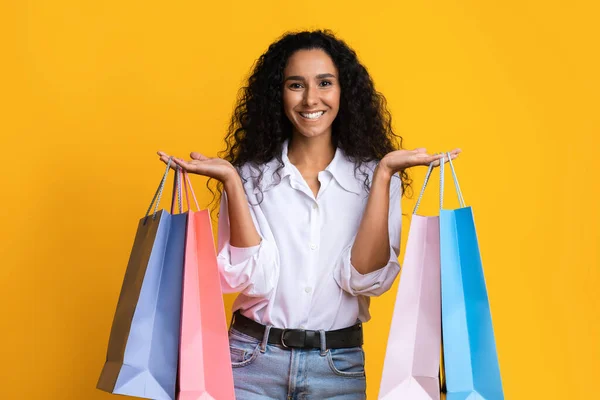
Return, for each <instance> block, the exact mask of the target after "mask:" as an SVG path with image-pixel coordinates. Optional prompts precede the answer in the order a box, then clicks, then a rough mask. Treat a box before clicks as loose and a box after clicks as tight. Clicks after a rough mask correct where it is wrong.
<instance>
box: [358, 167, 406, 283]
mask: <svg viewBox="0 0 600 400" xmlns="http://www.w3.org/2000/svg"><path fill="white" fill-rule="evenodd" d="M391 179H392V176H391V174H390V173H389V172H386V171H385V170H383V169H381V168H379V166H378V167H377V168H376V169H375V172H374V174H373V183H372V185H371V191H370V193H369V199H368V200H367V206H366V208H365V212H364V214H363V217H362V220H361V222H360V226H359V228H358V233H357V235H356V239H355V240H354V245H353V246H352V254H351V262H352V265H353V266H354V268H355V269H356V271H357V272H359V273H361V274H363V275H365V274H368V273H370V272H373V271H376V270H378V269H381V268H383V267H385V266H386V265H387V264H388V262H389V259H390V235H389V228H388V218H389V210H390V181H391ZM394 206H397V205H394Z"/></svg>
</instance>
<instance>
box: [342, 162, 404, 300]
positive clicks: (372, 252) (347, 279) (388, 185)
mask: <svg viewBox="0 0 600 400" xmlns="http://www.w3.org/2000/svg"><path fill="white" fill-rule="evenodd" d="M385 178H386V179H382V180H381V181H379V182H375V180H376V179H379V178H376V177H375V174H374V176H373V179H374V181H373V183H372V185H371V192H370V194H369V196H370V197H369V199H368V200H367V207H366V208H365V212H364V214H363V218H362V220H361V223H360V225H359V230H358V232H357V234H356V236H355V237H354V239H353V241H352V243H351V244H349V245H348V246H347V247H346V248H345V249H344V250H342V253H341V255H340V257H339V258H338V261H337V263H336V267H335V268H336V269H335V272H334V277H335V279H336V281H337V283H338V285H339V286H340V287H341V288H342V289H343V290H344V291H346V292H347V293H349V294H351V295H352V296H358V295H363V296H379V295H381V294H383V293H384V292H386V291H387V290H388V289H389V288H390V287H391V286H392V284H393V283H394V280H395V279H396V276H398V273H399V272H400V264H399V263H398V256H399V255H400V233H401V223H402V220H401V218H402V211H401V207H400V198H401V196H402V193H401V190H402V188H401V185H400V179H398V178H399V177H398V176H394V177H393V178H391V181H390V179H388V178H387V177H385ZM382 196H386V198H382ZM382 205H385V207H382ZM369 207H371V209H370V211H371V212H369ZM382 210H383V211H382ZM371 222H373V223H371ZM369 235H372V236H373V237H372V238H369ZM361 236H362V238H361ZM375 236H376V237H375ZM381 238H384V239H381ZM369 239H372V240H369ZM384 240H385V241H384ZM362 249H364V250H362ZM363 251H364V252H366V254H363ZM378 253H379V254H378ZM384 256H385V257H384ZM371 258H373V259H374V260H371ZM384 258H385V259H384ZM357 260H358V261H357ZM362 260H364V261H362ZM355 262H356V263H360V262H364V263H365V265H368V266H372V268H374V269H373V270H372V271H365V270H363V269H362V268H360V264H359V267H357V266H356V265H355Z"/></svg>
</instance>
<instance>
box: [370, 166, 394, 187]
mask: <svg viewBox="0 0 600 400" xmlns="http://www.w3.org/2000/svg"><path fill="white" fill-rule="evenodd" d="M392 175H394V171H392V170H391V169H390V168H388V167H386V166H385V165H382V163H381V162H380V163H379V164H378V165H377V167H375V172H374V176H373V180H379V181H384V182H388V183H389V182H390V181H391V180H392Z"/></svg>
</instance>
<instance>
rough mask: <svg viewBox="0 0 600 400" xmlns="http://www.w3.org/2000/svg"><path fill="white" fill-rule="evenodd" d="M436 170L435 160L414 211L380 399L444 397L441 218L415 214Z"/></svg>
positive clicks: (426, 399)
mask: <svg viewBox="0 0 600 400" xmlns="http://www.w3.org/2000/svg"><path fill="white" fill-rule="evenodd" d="M432 169H433V166H432V165H431V166H430V167H429V170H428V171H427V176H426V177H425V183H424V184H423V188H422V189H421V194H420V196H419V200H418V201H417V204H416V206H415V209H414V211H413V215H412V221H411V224H410V231H409V233H408V242H407V245H406V253H405V254H406V255H405V257H404V265H403V267H402V274H401V277H400V283H399V285H398V293H397V295H396V304H395V306H394V312H393V316H392V324H391V327H390V333H389V337H388V344H387V349H386V353H385V360H384V365H383V373H382V377H381V385H380V389H379V399H386V400H392V399H393V400H398V399H410V400H429V399H435V400H439V398H440V383H439V371H440V343H441V336H442V335H441V300H440V225H439V217H424V216H420V215H417V214H416V212H417V208H418V206H419V203H420V201H421V198H422V196H423V192H424V190H425V187H426V185H427V182H428V180H429V176H430V175H431V171H432Z"/></svg>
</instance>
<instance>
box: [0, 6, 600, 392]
mask: <svg viewBox="0 0 600 400" xmlns="http://www.w3.org/2000/svg"><path fill="white" fill-rule="evenodd" d="M596 4H597V3H596V2H594V1H588V2H585V1H569V2H566V1H563V2H547V1H533V0H529V1H517V0H508V1H502V2H501V1H473V0H467V1H463V2H446V1H439V2H415V1H388V2H385V3H384V2H377V1H370V2H367V3H364V2H348V1H341V0H335V1H333V0H331V1H322V2H313V1H306V2H285V3H284V2H275V1H269V2H260V1H259V2H257V1H253V2H250V1H233V2H225V1H223V2H210V3H209V2H200V1H194V2H192V1H185V2H182V1H176V2H172V3H171V4H168V2H156V1H138V0H132V1H115V0H104V1H74V0H53V1H24V0H23V1H19V0H12V1H11V0H8V1H7V0H4V1H2V2H1V3H0V16H1V17H0V41H1V43H2V46H1V47H0V48H1V52H2V62H1V63H0V72H1V73H0V80H1V82H2V88H1V92H2V96H1V98H2V100H1V101H2V104H1V107H0V110H1V111H0V113H1V118H0V134H1V145H2V147H1V149H2V157H1V160H2V164H3V173H2V179H3V181H4V182H3V184H2V196H1V198H2V200H3V204H2V206H1V208H0V209H1V213H2V214H1V217H2V218H1V220H0V221H1V224H2V229H1V232H2V237H1V241H0V249H1V254H0V256H1V258H0V260H1V262H2V268H1V269H0V274H1V275H0V277H1V278H0V296H1V298H0V304H1V306H0V307H1V308H0V311H1V312H0V321H1V324H2V326H1V327H0V328H1V329H0V338H1V346H0V348H1V350H0V351H1V357H0V360H1V363H0V381H1V382H2V395H1V397H2V398H5V399H108V398H111V395H109V394H105V393H102V392H100V391H97V390H96V389H95V384H96V380H97V378H98V375H99V373H100V370H101V368H102V365H103V360H104V357H105V350H106V345H107V341H108V335H109V330H110V325H111V322H112V317H113V312H114V308H115V305H116V301H117V298H118V294H119V290H120V286H121V282H122V278H123V274H124V271H125V266H126V263H127V259H128V255H129V251H130V248H131V244H132V241H133V236H134V233H135V229H136V225H137V220H138V218H140V217H141V215H142V213H143V212H144V211H145V209H146V207H147V205H148V203H149V201H150V199H151V196H152V194H153V193H154V189H155V186H156V184H157V183H158V180H159V179H160V176H161V173H162V171H163V166H162V165H161V164H159V162H158V161H157V157H155V151H156V150H158V149H163V150H165V151H168V152H171V153H174V154H176V155H178V156H185V155H187V153H189V152H190V151H192V150H195V151H202V152H205V153H207V154H209V155H215V154H216V152H217V151H218V150H220V149H221V148H222V137H223V135H224V132H225V128H226V125H227V122H228V119H229V116H230V112H231V110H232V107H233V104H234V99H235V97H236V92H237V89H238V88H239V87H240V85H241V84H242V83H243V81H244V78H245V77H246V75H247V73H248V71H249V69H250V67H251V65H252V63H253V61H254V60H255V59H256V58H257V57H258V56H259V55H260V54H261V53H262V52H263V51H264V50H265V49H266V48H267V46H268V44H269V43H271V42H272V41H273V40H275V39H276V38H277V37H278V36H279V35H280V34H281V33H283V32H284V31H286V30H294V29H300V28H331V29H333V30H334V31H335V32H336V33H338V34H339V36H340V37H341V38H343V39H345V40H346V41H347V42H348V43H349V44H350V45H351V46H353V47H354V48H355V49H356V51H357V52H358V54H359V56H360V58H361V60H362V61H363V62H364V64H365V65H366V66H367V67H368V69H369V71H370V73H371V74H372V76H373V78H374V80H375V82H376V85H377V88H378V89H379V90H380V91H382V92H383V93H384V94H385V95H386V96H387V98H388V100H389V106H390V109H391V110H392V113H393V116H394V125H395V128H396V130H397V131H398V132H399V133H400V134H402V135H403V136H404V137H405V139H406V141H405V145H406V146H407V147H409V148H413V147H417V146H425V147H427V148H428V149H429V150H430V151H432V152H435V151H444V150H448V149H451V148H453V147H456V146H459V147H461V148H462V149H463V150H464V153H463V154H462V156H461V158H460V159H459V160H458V161H457V162H456V168H457V171H458V174H459V178H460V181H461V186H462V189H463V192H464V195H465V199H466V201H467V203H468V204H469V205H472V206H473V207H474V211H475V217H476V224H477V228H478V234H479V240H480V244H481V251H482V257H483V261H484V267H485V274H486V278H487V282H488V290H489V296H490V301H491V304H492V314H493V319H494V326H495V332H496V340H497V345H498V352H499V358H500V363H501V370H502V377H503V382H504V389H505V393H506V398H507V399H510V400H513V399H515V400H516V399H542V398H543V399H588V398H595V396H596V393H597V391H596V389H597V388H596V382H597V377H598V373H599V372H600V370H599V368H598V361H599V360H600V344H599V335H600V324H599V317H600V313H599V306H600V296H598V290H599V284H600V281H599V279H600V274H599V264H600V257H599V251H598V244H599V242H600V241H599V235H598V228H597V227H598V224H599V223H600V218H599V212H598V197H597V196H598V175H597V174H598V172H599V171H598V170H599V168H598V167H599V163H600V162H599V161H598V160H599V157H598V150H599V148H600V147H599V146H598V143H599V140H598V134H599V130H598V128H599V122H600V118H599V113H598V111H599V110H598V106H599V99H598V96H599V93H600V85H599V80H598V71H600V62H599V60H598V43H599V41H598V39H599V35H598V31H597V28H596V26H597V21H598V17H599V15H598V6H597V5H596ZM423 173H424V170H419V171H414V172H413V177H414V179H415V190H418V189H419V188H420V185H421V182H422V177H423ZM436 179H437V177H436ZM194 182H195V183H196V190H197V191H198V192H199V193H200V198H201V201H202V202H203V204H205V205H206V204H207V203H208V200H209V199H210V197H209V195H208V193H207V192H206V190H205V189H203V188H202V184H203V181H202V179H200V178H198V177H196V178H194ZM449 183H450V182H449ZM435 186H436V185H433V187H434V188H435ZM450 189H451V186H450V184H449V185H448V193H451V192H450ZM436 197H437V190H436V189H431V191H429V192H428V195H427V201H426V204H425V208H424V211H426V212H428V213H434V212H435V208H436V207H435V205H436V202H437V200H436ZM455 201H456V200H455V196H453V195H452V196H451V195H450V194H449V195H448V205H449V206H454V205H455V204H456V203H455ZM413 204H414V197H413V199H405V201H404V207H405V208H404V210H405V211H406V212H407V213H410V210H411V208H412V205H413ZM404 224H405V225H404V226H405V228H404V232H403V244H404V241H405V240H406V234H407V232H408V229H407V228H408V226H409V218H408V217H406V218H405V219H404ZM395 289H396V286H394V288H393V290H391V291H390V292H388V293H386V294H385V295H383V296H382V297H380V298H377V299H375V300H374V301H373V307H372V313H373V320H372V321H371V322H369V323H368V324H366V337H367V339H366V345H365V347H366V352H367V374H368V394H369V398H372V399H374V398H376V395H377V392H378V387H379V379H380V374H381V369H382V361H383V356H384V352H385V345H386V338H387V332H388V329H389V328H388V327H389V322H390V318H391V311H392V306H393V303H394V299H395ZM231 300H232V298H229V297H228V298H227V302H228V305H230V304H231Z"/></svg>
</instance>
